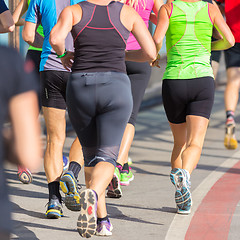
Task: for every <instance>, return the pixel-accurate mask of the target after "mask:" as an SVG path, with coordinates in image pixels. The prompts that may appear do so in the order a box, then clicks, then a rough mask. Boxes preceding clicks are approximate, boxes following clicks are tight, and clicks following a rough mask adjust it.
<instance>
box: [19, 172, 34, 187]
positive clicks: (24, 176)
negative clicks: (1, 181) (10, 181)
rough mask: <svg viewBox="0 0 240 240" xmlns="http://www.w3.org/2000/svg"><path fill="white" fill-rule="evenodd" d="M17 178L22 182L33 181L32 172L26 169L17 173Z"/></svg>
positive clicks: (28, 182)
mask: <svg viewBox="0 0 240 240" xmlns="http://www.w3.org/2000/svg"><path fill="white" fill-rule="evenodd" d="M17 176H18V179H19V180H20V181H21V182H22V183H24V184H30V183H31V182H32V181H33V178H32V174H31V173H30V172H28V171H22V172H18V173H17Z"/></svg>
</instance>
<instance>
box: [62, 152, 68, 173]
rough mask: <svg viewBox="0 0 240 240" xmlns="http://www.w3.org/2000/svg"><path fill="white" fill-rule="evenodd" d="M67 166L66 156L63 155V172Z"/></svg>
mask: <svg viewBox="0 0 240 240" xmlns="http://www.w3.org/2000/svg"><path fill="white" fill-rule="evenodd" d="M68 167H69V161H68V159H67V157H65V156H64V155H63V172H65V171H67V170H68Z"/></svg>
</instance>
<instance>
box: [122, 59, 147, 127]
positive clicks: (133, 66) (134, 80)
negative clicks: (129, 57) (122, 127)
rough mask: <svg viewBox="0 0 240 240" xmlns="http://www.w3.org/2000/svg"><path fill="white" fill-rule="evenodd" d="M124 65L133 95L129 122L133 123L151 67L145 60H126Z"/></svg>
mask: <svg viewBox="0 0 240 240" xmlns="http://www.w3.org/2000/svg"><path fill="white" fill-rule="evenodd" d="M126 67H127V75H128V77H129V79H130V82H131V91H132V97H133V110H132V114H131V117H130V120H129V123H131V124H133V125H135V122H136V118H137V114H138V111H139V108H140V105H141V102H142V99H143V97H144V93H145V90H146V88H147V86H148V82H149V79H150V77H151V67H150V65H149V63H147V62H144V63H138V62H126Z"/></svg>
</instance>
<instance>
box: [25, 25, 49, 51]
mask: <svg viewBox="0 0 240 240" xmlns="http://www.w3.org/2000/svg"><path fill="white" fill-rule="evenodd" d="M36 30H37V24H36V23H32V22H28V21H26V22H25V24H24V27H23V31H22V37H23V40H24V41H25V42H27V43H28V44H29V45H31V46H33V47H37V48H41V47H42V45H43V40H44V37H43V36H41V35H40V34H39V33H38V32H37V31H36Z"/></svg>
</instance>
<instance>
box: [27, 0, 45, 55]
mask: <svg viewBox="0 0 240 240" xmlns="http://www.w3.org/2000/svg"><path fill="white" fill-rule="evenodd" d="M30 2H31V0H28V6H29V4H30ZM37 32H38V33H39V34H40V35H41V36H43V37H44V34H43V27H42V25H39V26H38V28H37ZM28 49H29V50H37V51H42V49H41V48H36V47H33V46H29V48H28Z"/></svg>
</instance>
